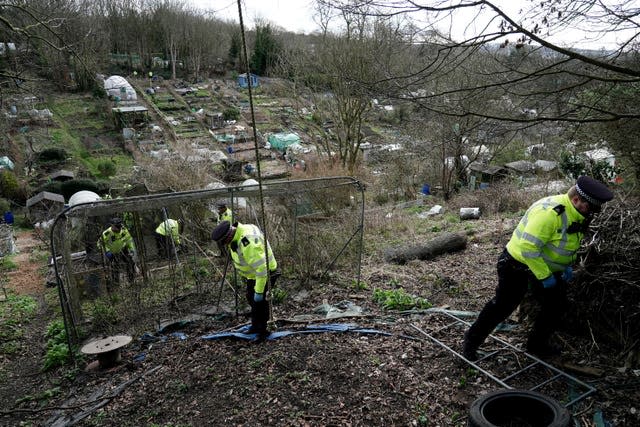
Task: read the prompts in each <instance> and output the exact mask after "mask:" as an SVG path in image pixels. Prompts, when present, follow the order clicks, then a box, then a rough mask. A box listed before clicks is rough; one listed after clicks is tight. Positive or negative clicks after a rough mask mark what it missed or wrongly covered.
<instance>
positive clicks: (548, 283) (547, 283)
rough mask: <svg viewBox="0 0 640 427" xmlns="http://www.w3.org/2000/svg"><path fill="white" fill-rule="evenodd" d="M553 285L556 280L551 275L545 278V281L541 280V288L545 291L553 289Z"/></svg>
mask: <svg viewBox="0 0 640 427" xmlns="http://www.w3.org/2000/svg"><path fill="white" fill-rule="evenodd" d="M555 285H556V278H555V276H554V275H553V274H552V275H551V276H549V277H547V278H546V279H544V280H542V286H543V287H544V288H545V289H548V288H553V287H554V286H555Z"/></svg>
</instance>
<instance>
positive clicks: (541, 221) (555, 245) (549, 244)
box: [507, 194, 585, 280]
mask: <svg viewBox="0 0 640 427" xmlns="http://www.w3.org/2000/svg"><path fill="white" fill-rule="evenodd" d="M584 220H585V218H584V216H582V214H581V213H580V212H578V211H577V210H576V208H575V207H574V206H573V204H572V203H571V200H570V199H569V196H568V195H567V194H561V195H557V196H549V197H545V198H543V199H540V200H538V201H537V202H535V203H534V204H533V205H531V207H529V209H528V210H527V212H526V213H525V214H524V216H523V217H522V219H521V220H520V223H519V224H518V226H517V227H516V229H515V230H514V232H513V234H512V236H511V240H509V243H507V251H508V252H509V254H511V256H512V257H513V258H515V259H516V260H518V261H520V262H522V263H524V264H526V265H527V267H529V269H530V270H531V272H532V273H533V274H534V275H535V276H536V278H537V279H539V280H543V279H545V278H547V277H549V276H550V275H551V274H553V273H554V272H558V271H563V270H564V269H565V268H566V267H567V266H569V265H571V264H572V263H573V262H574V261H575V259H576V253H577V251H578V249H579V248H580V241H581V240H582V236H583V232H582V228H581V227H579V225H581V224H582V223H583V222H584ZM572 224H574V225H573V227H572V229H569V227H570V226H571V225H572ZM576 226H578V227H576ZM573 230H576V231H574V232H572V231H573Z"/></svg>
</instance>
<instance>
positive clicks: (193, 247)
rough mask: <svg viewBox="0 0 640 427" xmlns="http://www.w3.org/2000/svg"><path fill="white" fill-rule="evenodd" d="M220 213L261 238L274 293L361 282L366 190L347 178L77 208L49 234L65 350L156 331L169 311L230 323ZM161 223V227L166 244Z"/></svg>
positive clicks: (234, 293) (231, 291) (231, 293)
mask: <svg viewBox="0 0 640 427" xmlns="http://www.w3.org/2000/svg"><path fill="white" fill-rule="evenodd" d="M220 204H226V206H227V207H228V208H229V209H231V212H232V215H233V221H237V222H240V223H244V224H247V223H249V224H255V225H257V226H258V227H259V228H260V229H261V230H262V231H263V233H264V234H265V237H266V239H267V240H268V241H269V243H270V245H271V247H272V249H273V252H274V255H275V257H276V259H277V261H278V266H279V269H280V271H281V272H282V273H283V279H281V280H280V281H279V285H278V286H279V287H287V286H296V287H305V286H312V284H313V283H315V282H317V281H318V280H319V279H320V278H321V277H323V276H326V275H328V274H332V272H336V271H340V272H342V274H344V272H346V274H348V275H350V276H351V277H350V278H349V279H350V280H353V281H356V282H359V280H360V262H361V255H362V233H363V217H364V188H363V186H362V185H361V184H360V182H358V181H357V180H355V179H353V178H349V177H333V178H320V179H310V180H299V181H274V182H267V183H266V184H264V185H258V184H254V185H244V186H243V185H240V186H234V187H225V188H217V189H212V190H197V191H186V192H179V193H165V194H152V195H143V196H135V197H129V198H118V199H112V200H100V201H95V202H90V203H83V204H78V205H75V206H72V207H69V208H67V209H65V210H64V211H63V212H62V213H61V214H60V215H59V216H58V217H57V218H56V220H55V222H54V224H53V226H52V229H51V251H52V255H53V256H52V263H51V269H52V270H53V274H55V282H56V284H57V286H58V291H59V297H60V303H61V306H62V310H63V313H64V317H65V324H66V325H67V329H68V331H69V336H70V339H71V341H73V342H78V341H79V340H81V339H82V338H83V337H85V336H87V335H109V334H113V333H117V332H119V331H121V330H122V329H123V328H126V329H127V330H136V329H139V330H140V331H142V330H145V329H148V328H150V327H153V326H156V327H157V326H158V324H160V323H161V322H162V320H163V319H165V318H166V317H167V316H168V315H169V313H170V312H171V311H175V312H177V313H180V312H181V311H185V310H186V308H189V311H190V312H193V309H194V308H195V307H199V310H201V311H202V312H203V313H204V312H206V313H208V314H211V313H216V312H222V311H225V310H226V311H227V312H229V311H233V309H234V308H235V312H236V314H237V313H238V305H239V302H238V301H239V298H238V284H239V281H240V278H239V277H238V276H237V275H236V274H235V272H234V270H233V267H232V264H230V263H229V261H228V258H227V257H226V256H225V253H224V251H223V250H222V249H221V248H219V247H218V246H217V244H216V243H215V242H214V241H212V239H211V232H212V230H213V229H214V228H215V226H216V224H217V223H218V221H219V217H218V206H219V205H220ZM114 218H118V219H119V220H120V222H122V228H123V229H125V230H127V231H128V233H129V234H130V236H131V241H132V244H131V245H132V247H131V249H132V250H131V252H130V253H129V256H128V257H127V256H124V255H121V254H115V256H114V255H113V254H109V256H107V252H109V251H108V250H107V248H106V247H105V241H104V238H102V237H101V236H103V233H104V232H105V231H106V230H107V229H109V227H110V226H111V222H113V219H114ZM170 223H173V224H175V225H176V232H175V234H172V233H171V232H170V230H169V226H168V224H170ZM162 224H167V228H166V231H167V232H166V233H164V235H163V234H162V233H161V232H160V233H159V228H160V226H161V225H162ZM163 230H165V229H163ZM105 236H106V237H105V238H107V239H108V238H110V236H111V234H109V233H107V234H105ZM125 252H126V251H123V253H125ZM272 292H273V290H272Z"/></svg>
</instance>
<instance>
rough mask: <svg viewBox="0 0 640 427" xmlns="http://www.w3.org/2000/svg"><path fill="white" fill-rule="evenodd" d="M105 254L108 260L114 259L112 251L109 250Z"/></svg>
mask: <svg viewBox="0 0 640 427" xmlns="http://www.w3.org/2000/svg"><path fill="white" fill-rule="evenodd" d="M105 256H106V257H107V259H108V260H112V259H113V253H111V251H107V253H106V254H105Z"/></svg>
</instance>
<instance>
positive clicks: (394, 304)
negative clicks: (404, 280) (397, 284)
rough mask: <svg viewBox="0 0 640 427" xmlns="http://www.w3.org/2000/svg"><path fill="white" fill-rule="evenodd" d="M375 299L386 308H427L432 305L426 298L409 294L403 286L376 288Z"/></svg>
mask: <svg viewBox="0 0 640 427" xmlns="http://www.w3.org/2000/svg"><path fill="white" fill-rule="evenodd" d="M373 300H374V301H375V302H376V303H378V304H379V305H380V306H381V307H382V308H384V309H385V310H410V309H412V308H419V309H426V308H430V307H431V303H430V302H429V301H427V300H426V299H424V298H420V297H416V296H413V295H409V294H407V293H406V291H405V290H404V289H402V288H398V289H392V290H385V289H378V288H376V289H374V290H373Z"/></svg>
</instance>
